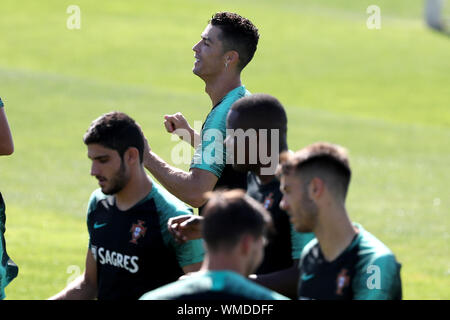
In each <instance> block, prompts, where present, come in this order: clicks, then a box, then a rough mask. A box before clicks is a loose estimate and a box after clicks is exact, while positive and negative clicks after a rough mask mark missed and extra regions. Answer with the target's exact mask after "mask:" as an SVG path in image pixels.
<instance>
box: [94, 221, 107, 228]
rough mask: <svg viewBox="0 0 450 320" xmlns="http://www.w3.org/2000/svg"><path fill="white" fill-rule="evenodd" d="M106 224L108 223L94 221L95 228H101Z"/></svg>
mask: <svg viewBox="0 0 450 320" xmlns="http://www.w3.org/2000/svg"><path fill="white" fill-rule="evenodd" d="M106 225H107V223H98V222H96V223H94V229H99V228H102V227H104V226H106Z"/></svg>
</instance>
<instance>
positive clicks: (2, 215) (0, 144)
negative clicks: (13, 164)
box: [0, 98, 19, 300]
mask: <svg viewBox="0 0 450 320" xmlns="http://www.w3.org/2000/svg"><path fill="white" fill-rule="evenodd" d="M13 152H14V142H13V139H12V135H11V129H10V128H9V124H8V119H7V118H6V113H5V108H4V104H3V101H2V99H1V98H0V156H5V155H11V154H12V153H13ZM5 224H6V207H5V202H4V201H3V197H2V194H1V193H0V237H1V239H0V300H2V299H4V298H5V287H6V286H7V285H8V284H9V283H10V282H11V281H12V280H13V279H14V278H15V277H16V276H17V273H18V271H19V269H18V267H17V265H16V264H15V263H14V262H13V261H12V260H11V259H10V258H9V256H8V253H7V252H6V242H5V236H4V234H5Z"/></svg>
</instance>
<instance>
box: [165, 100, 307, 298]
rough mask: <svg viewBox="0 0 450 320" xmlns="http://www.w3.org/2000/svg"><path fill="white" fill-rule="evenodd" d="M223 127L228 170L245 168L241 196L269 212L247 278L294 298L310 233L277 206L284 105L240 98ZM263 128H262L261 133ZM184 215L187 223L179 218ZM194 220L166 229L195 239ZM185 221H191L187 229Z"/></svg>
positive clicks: (284, 140) (283, 145)
mask: <svg viewBox="0 0 450 320" xmlns="http://www.w3.org/2000/svg"><path fill="white" fill-rule="evenodd" d="M261 115H264V116H261ZM227 129H229V130H230V131H231V133H230V135H229V136H228V137H227V139H226V144H227V148H228V150H232V151H233V152H232V154H233V155H234V159H233V168H234V169H235V170H236V171H239V172H246V173H247V172H248V177H247V194H248V195H250V196H251V197H252V198H254V199H256V200H257V201H258V202H260V203H261V204H263V206H264V207H265V208H266V209H267V210H268V211H269V212H270V215H271V218H272V221H273V225H274V231H275V232H274V233H273V234H271V235H269V237H268V244H267V246H266V247H265V251H264V259H263V261H262V263H261V265H260V267H259V268H258V269H257V270H256V271H255V274H254V275H252V276H251V277H252V279H254V280H255V281H257V282H258V283H260V284H262V285H264V286H267V287H269V288H271V289H272V290H275V291H277V292H280V293H283V294H284V295H287V296H289V297H296V295H297V285H296V284H297V281H298V261H299V258H300V255H301V252H302V250H303V247H304V246H305V245H306V244H307V243H308V242H309V241H310V240H312V239H313V238H314V234H313V233H300V232H296V231H295V229H294V227H293V226H292V225H291V223H290V222H289V216H288V214H287V213H286V212H285V211H284V210H282V209H281V208H280V206H279V205H280V201H281V198H282V193H281V191H280V181H279V180H278V178H277V177H276V176H275V170H276V168H277V166H278V163H279V155H280V153H281V152H285V151H288V146H287V138H286V136H287V116H286V112H285V110H284V107H283V106H282V104H281V103H280V101H278V99H276V98H275V97H272V96H270V95H267V94H253V95H250V96H248V97H244V98H242V99H239V100H238V101H236V102H235V103H234V104H233V106H232V107H231V109H230V111H229V114H228V117H227ZM263 132H267V133H266V137H264V136H263ZM272 133H273V134H272ZM272 139H274V140H272ZM262 150H266V151H267V153H268V154H270V157H266V161H262V160H263V159H262V157H261V154H262V153H263V152H262ZM266 156H267V155H266ZM269 159H270V161H268V162H267V160H269ZM263 162H265V163H263ZM264 169H265V170H264ZM187 219H189V222H185V221H184V220H187ZM199 219H201V218H197V217H191V216H187V217H182V216H179V217H175V218H172V219H170V220H169V224H171V225H169V230H170V231H171V232H172V233H173V234H174V235H175V236H176V237H181V238H180V240H182V241H183V240H184V241H185V240H187V239H193V238H194V239H195V238H196V236H199V235H200V228H199V224H197V225H196V224H195V222H196V221H198V220H199ZM189 223H194V224H193V225H192V228H190V227H189V226H188V224H189ZM195 229H196V230H197V231H196V232H197V234H196V235H195ZM183 237H184V239H183Z"/></svg>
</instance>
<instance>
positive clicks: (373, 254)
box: [298, 223, 402, 300]
mask: <svg viewBox="0 0 450 320" xmlns="http://www.w3.org/2000/svg"><path fill="white" fill-rule="evenodd" d="M354 225H355V227H356V228H357V229H358V230H359V233H358V234H356V235H355V238H354V239H353V241H352V242H351V243H350V245H349V246H348V247H347V248H346V249H345V250H344V252H342V253H341V254H340V255H339V256H338V257H337V258H336V259H334V260H333V261H331V262H328V261H326V260H325V258H324V256H323V254H322V250H321V249H320V246H319V243H318V240H317V239H313V240H311V242H309V243H308V244H307V245H306V247H305V248H304V250H303V254H302V257H301V260H300V264H299V268H300V277H299V287H298V293H299V294H298V297H299V299H320V300H351V299H353V300H399V299H401V298H402V286H401V279H400V268H401V265H400V264H399V263H398V262H397V260H396V258H395V256H394V254H393V253H392V252H391V251H390V250H389V248H388V247H386V246H385V245H384V244H383V243H382V242H381V241H380V240H378V239H377V238H376V237H375V236H373V235H372V234H371V233H369V232H367V231H366V230H364V229H363V227H362V226H361V225H359V224H356V223H355V224H354Z"/></svg>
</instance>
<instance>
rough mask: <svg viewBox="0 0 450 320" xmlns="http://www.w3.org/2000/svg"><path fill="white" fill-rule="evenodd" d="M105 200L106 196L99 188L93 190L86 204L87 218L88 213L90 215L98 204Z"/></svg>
mask: <svg viewBox="0 0 450 320" xmlns="http://www.w3.org/2000/svg"><path fill="white" fill-rule="evenodd" d="M107 198H108V196H107V195H105V194H104V193H103V192H102V190H101V189H100V188H98V189H96V190H94V191H93V192H92V193H91V196H90V198H89V202H88V209H87V214H88V216H89V214H90V213H92V211H94V210H95V209H96V208H97V206H98V203H99V202H100V201H102V200H104V199H107Z"/></svg>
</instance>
